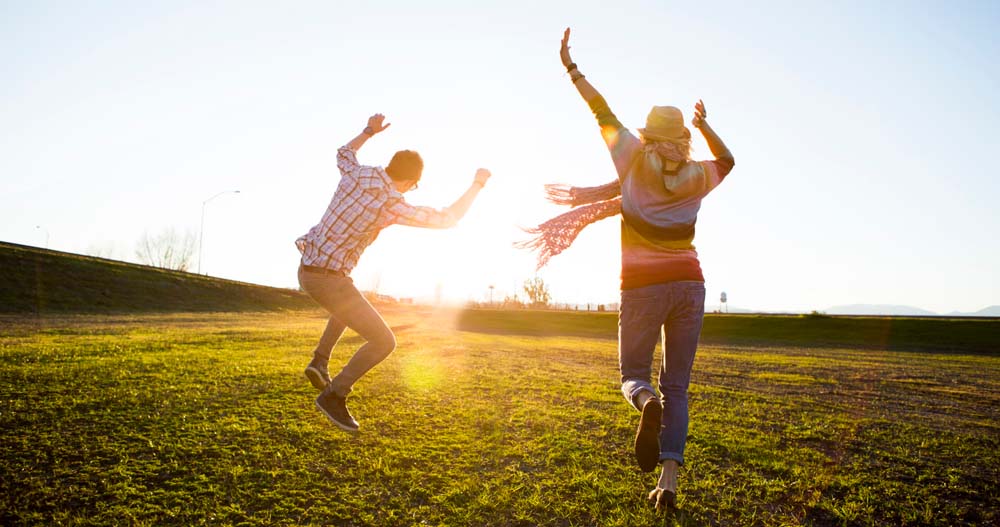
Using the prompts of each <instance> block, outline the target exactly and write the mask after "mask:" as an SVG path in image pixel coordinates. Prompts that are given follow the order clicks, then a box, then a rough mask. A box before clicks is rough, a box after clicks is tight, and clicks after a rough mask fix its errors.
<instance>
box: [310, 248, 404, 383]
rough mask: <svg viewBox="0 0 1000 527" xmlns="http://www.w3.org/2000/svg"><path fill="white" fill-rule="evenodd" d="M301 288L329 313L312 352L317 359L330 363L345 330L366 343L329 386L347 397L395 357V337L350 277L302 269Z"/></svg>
mask: <svg viewBox="0 0 1000 527" xmlns="http://www.w3.org/2000/svg"><path fill="white" fill-rule="evenodd" d="M299 285H301V286H302V289H303V290H305V292H306V293H308V294H309V296H311V297H312V298H313V300H315V301H316V302H317V303H318V304H319V305H321V306H323V309H326V311H327V312H328V313H330V320H329V321H327V324H326V330H324V331H323V336H322V337H321V338H320V339H319V345H318V346H316V351H314V352H313V355H314V356H315V357H317V358H319V359H321V360H324V361H325V360H327V359H329V358H330V352H331V351H332V350H333V347H334V345H336V344H337V341H338V340H340V336H341V335H343V333H344V328H351V329H353V330H354V331H356V332H357V333H358V335H361V338H363V339H365V340H366V341H367V342H365V343H364V345H362V346H361V348H359V349H358V351H357V352H355V353H354V356H353V357H351V360H350V361H348V363H347V365H346V366H344V369H342V370H340V373H338V374H337V376H336V377H334V378H333V379H332V380H331V382H330V385H329V386H327V390H330V391H332V392H333V393H335V394H337V395H339V396H341V397H347V394H348V393H350V392H351V387H352V386H353V385H354V383H355V382H357V380H358V379H360V378H361V376H362V375H364V374H365V373H367V372H368V370H370V369H372V368H373V367H375V365H376V364H378V363H380V362H382V361H383V360H385V358H386V357H388V356H389V354H390V353H392V350H393V349H395V348H396V337H395V336H394V335H393V334H392V330H391V329H389V326H387V325H386V323H385V320H382V317H381V316H380V315H379V314H378V312H377V311H375V308H373V307H372V305H371V304H369V303H368V301H367V300H365V297H364V296H362V295H361V292H359V291H358V289H357V288H356V287H354V281H353V280H351V278H350V277H347V276H337V275H326V274H322V273H313V272H309V271H306V270H304V269H302V268H301V267H299Z"/></svg>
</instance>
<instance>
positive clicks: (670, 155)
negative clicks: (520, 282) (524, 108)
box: [514, 142, 690, 270]
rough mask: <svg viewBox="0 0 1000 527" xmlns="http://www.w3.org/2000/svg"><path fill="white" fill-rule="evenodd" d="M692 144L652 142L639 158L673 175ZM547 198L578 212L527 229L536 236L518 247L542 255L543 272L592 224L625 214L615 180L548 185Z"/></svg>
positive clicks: (522, 242) (653, 167)
mask: <svg viewBox="0 0 1000 527" xmlns="http://www.w3.org/2000/svg"><path fill="white" fill-rule="evenodd" d="M689 151H690V142H688V143H686V144H675V143H671V142H659V143H648V144H645V145H643V147H642V150H641V151H640V152H638V155H641V156H642V160H641V161H642V162H643V163H645V166H646V167H648V168H649V169H651V170H655V171H656V172H659V173H664V174H669V173H672V172H676V171H677V169H678V168H679V167H680V166H681V165H682V164H683V163H684V162H685V161H687V159H688V156H689V154H688V152H689ZM545 193H546V195H547V196H546V197H547V198H548V200H549V201H551V202H552V203H555V204H556V205H569V206H570V207H577V206H580V205H586V206H585V207H580V208H578V209H574V210H571V211H569V212H566V213H563V214H560V215H558V216H556V217H555V218H552V219H550V220H548V221H546V222H545V223H542V224H541V225H539V226H538V227H534V228H531V229H524V230H525V232H527V233H528V234H530V235H532V236H533V237H532V238H531V239H529V240H524V241H520V242H517V243H515V244H514V246H515V247H517V248H518V249H528V250H533V251H537V252H538V267H536V270H537V269H541V268H542V267H545V264H547V263H548V262H549V259H550V258H552V257H553V256H555V255H557V254H559V253H561V252H563V251H564V250H566V249H567V248H569V246H570V245H572V244H573V241H574V240H576V237H577V236H578V235H579V234H580V231H582V230H583V229H584V228H585V227H587V226H588V225H590V224H591V223H594V222H597V221H600V220H603V219H604V218H610V217H611V216H616V215H618V214H620V213H621V211H622V198H621V193H622V186H621V181H620V180H617V179H616V180H615V181H612V182H611V183H607V184H605V185H600V186H597V187H571V186H568V185H558V184H556V185H545Z"/></svg>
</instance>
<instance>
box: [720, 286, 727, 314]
mask: <svg viewBox="0 0 1000 527" xmlns="http://www.w3.org/2000/svg"><path fill="white" fill-rule="evenodd" d="M719 302H722V306H720V307H719V311H722V307H725V308H726V313H728V312H729V304H727V303H726V292H725V291H723V292H722V295H720V296H719Z"/></svg>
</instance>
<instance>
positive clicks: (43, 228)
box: [35, 225, 49, 249]
mask: <svg viewBox="0 0 1000 527" xmlns="http://www.w3.org/2000/svg"><path fill="white" fill-rule="evenodd" d="M35 229H42V230H43V231H45V248H46V249H48V248H49V230H48V229H46V228H45V227H42V226H41V225H35Z"/></svg>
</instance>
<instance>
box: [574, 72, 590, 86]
mask: <svg viewBox="0 0 1000 527" xmlns="http://www.w3.org/2000/svg"><path fill="white" fill-rule="evenodd" d="M586 78H587V76H586V75H584V74H582V73H581V74H580V76H579V77H577V78H575V79H573V84H576V81H578V80H580V79H586Z"/></svg>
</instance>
